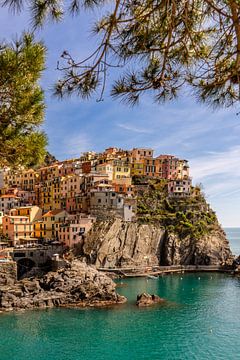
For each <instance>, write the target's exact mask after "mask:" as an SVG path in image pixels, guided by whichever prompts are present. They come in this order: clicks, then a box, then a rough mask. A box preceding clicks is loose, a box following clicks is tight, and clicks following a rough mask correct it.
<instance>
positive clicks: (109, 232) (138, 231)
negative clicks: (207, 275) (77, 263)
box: [80, 219, 231, 268]
mask: <svg viewBox="0 0 240 360" xmlns="http://www.w3.org/2000/svg"><path fill="white" fill-rule="evenodd" d="M80 254H81V255H82V256H83V257H85V258H86V259H87V261H88V262H89V263H91V264H95V265H96V266H97V267H105V268H109V267H111V268H114V267H127V266H154V265H220V264H222V263H224V262H225V261H226V260H227V259H228V258H229V257H230V255H231V251H230V248H229V244H228V241H227V239H226V236H225V233H224V231H223V230H222V229H221V228H220V226H219V225H216V226H215V227H214V228H213V229H212V230H211V231H210V230H209V232H208V233H206V234H203V235H202V236H200V237H194V236H191V235H189V234H187V235H186V236H184V237H183V236H180V235H179V234H177V233H176V232H171V231H169V230H168V229H164V228H163V227H162V226H161V225H159V224H156V223H149V224H141V223H139V222H124V221H122V220H120V219H115V220H114V221H112V220H109V221H101V222H97V223H96V225H95V227H94V228H93V230H92V231H91V233H90V234H89V236H88V237H87V238H86V239H85V241H84V244H83V246H82V248H81V250H80Z"/></svg>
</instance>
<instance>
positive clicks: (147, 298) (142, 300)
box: [136, 293, 165, 307]
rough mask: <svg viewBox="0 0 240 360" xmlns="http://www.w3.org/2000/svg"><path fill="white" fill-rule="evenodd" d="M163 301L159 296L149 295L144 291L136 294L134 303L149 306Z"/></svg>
mask: <svg viewBox="0 0 240 360" xmlns="http://www.w3.org/2000/svg"><path fill="white" fill-rule="evenodd" d="M163 302H165V300H164V299H162V298H160V297H159V296H158V295H150V294H146V293H142V294H141V295H138V296H137V302H136V305H137V306H139V307H145V306H151V305H155V304H160V303H163Z"/></svg>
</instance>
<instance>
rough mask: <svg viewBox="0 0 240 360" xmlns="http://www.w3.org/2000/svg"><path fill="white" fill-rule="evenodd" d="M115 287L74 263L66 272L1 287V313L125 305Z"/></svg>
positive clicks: (77, 262) (106, 278)
mask: <svg viewBox="0 0 240 360" xmlns="http://www.w3.org/2000/svg"><path fill="white" fill-rule="evenodd" d="M115 287H116V285H115V284H114V282H113V281H112V280H111V279H110V278H109V277H108V276H106V275H104V274H102V273H99V272H98V271H97V270H96V269H94V268H93V267H90V266H87V265H86V264H84V263H82V262H80V261H78V260H74V261H73V262H72V263H69V264H68V266H67V268H63V269H59V270H58V271H56V272H49V273H47V274H46V275H45V276H43V277H42V278H41V279H38V278H33V279H23V280H21V281H15V283H14V284H11V285H5V286H3V285H2V286H0V310H1V311H11V310H22V309H34V308H46V307H54V306H105V305H111V304H118V303H122V302H124V301H125V298H124V297H123V296H120V295H118V294H117V293H116V291H115Z"/></svg>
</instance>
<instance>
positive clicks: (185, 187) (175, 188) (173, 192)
mask: <svg viewBox="0 0 240 360" xmlns="http://www.w3.org/2000/svg"><path fill="white" fill-rule="evenodd" d="M191 187H192V180H191V178H188V179H186V180H170V181H169V183H168V194H169V196H171V197H184V196H189V195H190V194H191Z"/></svg>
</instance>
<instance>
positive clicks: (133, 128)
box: [117, 123, 152, 134]
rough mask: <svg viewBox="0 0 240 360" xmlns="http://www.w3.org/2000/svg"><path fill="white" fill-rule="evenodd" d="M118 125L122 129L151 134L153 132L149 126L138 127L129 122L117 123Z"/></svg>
mask: <svg viewBox="0 0 240 360" xmlns="http://www.w3.org/2000/svg"><path fill="white" fill-rule="evenodd" d="M117 126H118V127H120V128H121V129H124V130H127V131H132V132H136V133H140V134H151V133H152V131H151V130H149V129H147V128H140V127H136V126H132V125H128V124H123V123H119V124H117Z"/></svg>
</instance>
